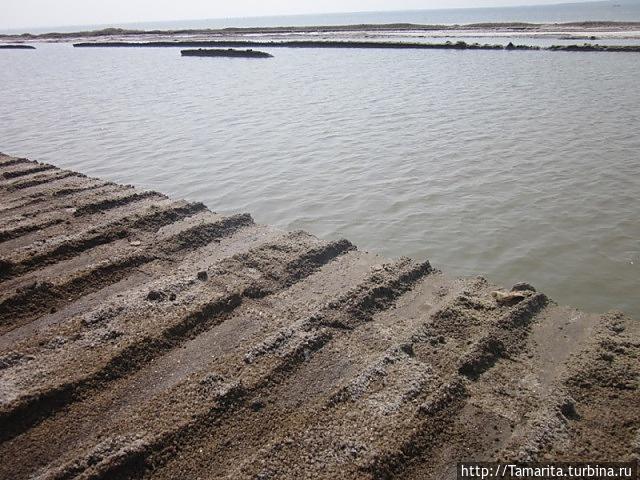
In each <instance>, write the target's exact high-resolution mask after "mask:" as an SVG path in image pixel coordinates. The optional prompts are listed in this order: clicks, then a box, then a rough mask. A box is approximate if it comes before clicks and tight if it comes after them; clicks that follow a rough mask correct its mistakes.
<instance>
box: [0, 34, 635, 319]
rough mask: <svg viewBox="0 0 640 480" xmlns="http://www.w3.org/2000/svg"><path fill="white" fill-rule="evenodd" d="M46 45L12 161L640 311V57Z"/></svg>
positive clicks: (17, 93)
mask: <svg viewBox="0 0 640 480" xmlns="http://www.w3.org/2000/svg"><path fill="white" fill-rule="evenodd" d="M272 53H274V54H275V58H273V59H270V60H245V59H211V58H181V57H180V56H179V53H178V51H177V50H172V49H148V50H144V49H113V50H111V49H105V50H102V49H101V50H74V49H73V48H71V47H70V46H68V45H43V46H39V49H38V50H36V51H32V52H16V51H7V52H3V53H2V55H0V85H1V86H2V88H1V89H0V150H2V151H4V152H6V153H10V154H15V155H22V156H29V157H31V158H34V159H37V160H41V161H49V162H52V163H55V164H57V165H60V166H62V167H68V168H73V169H77V170H80V171H83V172H86V173H88V174H91V175H96V176H102V177H107V178H110V179H112V180H116V181H120V182H126V183H132V184H136V185H141V186H144V187H149V188H154V189H157V190H160V191H163V192H166V193H169V194H171V195H174V196H178V197H187V198H189V199H193V200H201V201H203V202H205V203H206V204H207V205H209V206H210V207H211V208H212V209H214V210H217V211H221V212H239V211H248V212H251V213H252V214H253V215H254V217H255V218H256V220H257V221H259V222H263V223H271V224H275V225H278V226H280V227H283V228H287V229H293V228H303V229H305V230H308V231H311V232H313V233H315V234H317V235H319V236H321V237H324V238H336V237H340V236H344V237H347V238H349V239H351V240H352V241H353V242H354V243H356V244H358V245H359V246H360V247H361V248H362V249H367V250H374V251H378V252H381V253H383V254H385V255H387V256H399V255H409V256H414V257H419V258H424V257H427V258H429V259H430V260H431V261H432V263H434V264H435V265H436V266H438V267H440V268H442V269H443V270H445V271H446V272H449V273H451V274H456V275H473V274H484V275H486V276H487V277H488V278H489V279H491V280H493V281H496V282H498V283H501V284H505V285H510V284H511V283H514V282H516V281H520V280H527V281H530V282H531V283H533V284H534V285H536V286H537V287H538V288H539V289H540V290H542V291H544V292H546V293H547V294H549V295H550V296H551V297H552V298H553V299H555V300H556V301H558V302H561V303H569V304H573V305H576V306H579V307H582V308H585V309H588V310H595V311H603V310H606V309H609V308H621V309H625V310H627V311H628V312H630V313H632V314H634V315H635V316H636V317H640V295H638V292H640V275H639V271H638V268H639V266H640V243H639V242H640V240H639V239H640V223H639V222H638V217H639V214H640V207H639V204H638V199H639V198H640V161H639V158H640V137H639V136H638V134H637V126H638V125H639V124H640V118H639V117H640V104H639V103H638V98H637V89H636V83H637V78H638V76H639V75H640V55H637V54H600V53H595V54H594V53H552V52H504V51H498V52H494V51H481V52H470V51H463V52H457V51H427V52H425V51H401V52H399V51H367V50H365V51H337V50H333V51H327V50H286V49H283V50H276V51H273V52H272Z"/></svg>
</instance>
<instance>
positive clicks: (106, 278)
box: [0, 212, 253, 332]
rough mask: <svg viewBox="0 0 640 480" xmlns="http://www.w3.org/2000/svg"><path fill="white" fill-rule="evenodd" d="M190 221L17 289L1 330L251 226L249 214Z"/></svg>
mask: <svg viewBox="0 0 640 480" xmlns="http://www.w3.org/2000/svg"><path fill="white" fill-rule="evenodd" d="M206 213H207V214H208V212H206ZM189 220H190V219H189V218H188V219H187V221H185V222H179V223H178V224H177V226H178V227H179V226H181V224H185V225H184V226H186V228H185V229H183V230H181V231H178V232H177V233H173V232H172V231H171V230H170V229H167V232H166V235H165V236H164V237H153V238H150V239H149V242H148V243H146V244H142V243H140V244H137V243H136V244H134V245H132V244H129V246H127V247H122V248H120V249H119V250H118V251H112V252H111V253H110V255H107V256H105V257H102V258H99V259H98V260H97V262H96V263H94V264H92V265H89V266H87V267H84V268H81V269H80V270H74V271H72V272H67V273H66V274H64V273H63V272H60V273H61V278H57V279H54V278H51V279H50V280H47V281H35V282H33V283H31V284H29V285H26V286H22V287H19V288H18V289H17V290H15V291H14V292H13V293H11V294H9V295H8V296H5V298H3V299H2V301H1V302H0V320H1V323H0V331H1V332H6V331H9V330H12V329H13V328H16V327H17V326H20V325H23V324H24V323H28V322H30V321H32V320H34V319H36V318H38V317H39V316H40V315H43V314H44V313H46V312H49V311H51V310H52V309H58V308H60V307H61V306H64V305H66V304H68V303H70V302H72V301H75V300H76V299H78V298H81V297H82V296H84V295H86V294H88V293H90V292H94V291H96V290H99V289H101V288H104V287H105V286H107V285H110V284H112V283H115V282H117V281H119V280H121V279H122V278H124V277H126V276H127V275H128V274H130V273H131V271H132V270H134V269H136V268H137V267H140V266H141V265H144V264H146V263H149V262H152V261H154V260H158V259H163V260H166V261H169V262H175V261H177V260H179V259H180V258H181V257H174V255H176V254H181V255H183V254H185V253H186V252H189V251H193V250H196V249H197V248H199V247H202V246H203V245H206V244H207V243H210V242H213V241H216V240H218V239H220V238H222V237H225V236H228V235H232V234H233V233H234V232H235V231H236V230H238V229H239V228H242V227H245V226H248V225H252V224H253V220H252V219H251V217H250V216H249V215H234V216H231V217H223V218H221V219H219V220H215V221H213V220H212V221H204V222H200V223H196V224H195V225H192V224H190V223H189ZM194 220H195V219H194ZM0 285H1V284H0Z"/></svg>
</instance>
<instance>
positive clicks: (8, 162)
mask: <svg viewBox="0 0 640 480" xmlns="http://www.w3.org/2000/svg"><path fill="white" fill-rule="evenodd" d="M24 163H35V162H33V161H32V160H29V159H27V158H18V157H10V156H8V155H4V154H2V153H0V168H3V169H4V168H6V167H10V166H12V165H18V164H24Z"/></svg>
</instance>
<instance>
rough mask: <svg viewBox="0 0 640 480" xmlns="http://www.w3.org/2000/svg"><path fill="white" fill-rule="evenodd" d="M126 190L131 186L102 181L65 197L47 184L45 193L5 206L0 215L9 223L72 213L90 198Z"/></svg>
mask: <svg viewBox="0 0 640 480" xmlns="http://www.w3.org/2000/svg"><path fill="white" fill-rule="evenodd" d="M70 178H72V177H70ZM83 183H84V182H83ZM86 184H89V182H86ZM63 185H64V184H63ZM127 190H131V187H122V186H120V185H113V184H108V183H103V184H102V185H100V186H98V187H96V188H93V189H85V190H84V191H83V193H82V194H80V195H79V196H78V197H75V198H74V197H68V198H65V196H54V195H53V193H54V192H55V191H56V190H55V189H54V188H52V187H51V186H48V188H47V190H46V194H43V193H42V192H38V193H37V194H36V193H34V195H36V197H35V198H34V199H32V200H31V201H30V202H26V203H23V204H22V205H16V206H15V207H14V208H6V209H5V210H3V211H2V212H0V217H1V218H3V219H4V222H5V223H9V222H10V221H14V222H15V221H16V219H17V220H18V221H20V220H22V219H37V218H42V217H47V216H49V215H51V214H52V213H53V214H56V213H58V212H64V213H72V212H75V207H76V206H77V205H80V206H81V205H83V204H88V203H92V199H93V201H95V200H96V199H102V198H105V197H107V196H109V195H115V194H118V193H123V192H126V191H127ZM22 198H24V197H22Z"/></svg>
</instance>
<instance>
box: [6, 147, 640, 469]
mask: <svg viewBox="0 0 640 480" xmlns="http://www.w3.org/2000/svg"><path fill="white" fill-rule="evenodd" d="M0 220H1V221H0V225H2V226H1V227H0V425H2V428H1V429H0V458H2V459H3V461H2V462H0V479H3V480H8V479H16V478H38V479H88V478H92V479H124V478H145V479H158V480H159V479H172V478H219V479H229V480H231V479H233V480H236V479H255V478H264V479H267V478H268V479H298V478H304V479H311V478H313V479H315V478H318V479H320V478H322V479H324V478H326V479H333V478H341V479H353V480H356V479H358V480H359V479H371V480H373V479H390V478H401V479H416V480H417V479H427V480H431V479H433V480H436V479H438V480H439V479H442V478H450V477H451V473H452V472H454V473H455V465H456V462H458V461H461V460H463V459H465V460H479V461H480V460H497V459H507V460H521V461H527V460H529V461H536V460H538V461H542V460H544V461H546V460H549V459H553V460H572V461H579V460H581V461H594V460H619V461H628V460H632V459H637V458H638V457H639V456H640V390H639V385H638V379H639V378H640V362H639V361H638V359H639V358H640V325H639V324H638V322H636V321H634V320H632V319H630V318H628V317H626V316H624V315H623V314H621V313H609V314H606V315H602V316H600V315H590V314H586V313H582V312H579V311H577V310H575V309H572V308H568V307H559V306H557V305H555V304H554V303H553V302H551V301H550V300H549V299H548V298H547V297H546V296H545V295H544V294H542V293H540V292H537V291H536V289H535V288H534V287H533V286H531V285H529V284H526V283H521V284H516V285H514V286H513V287H512V288H510V289H505V290H501V289H498V288H496V287H495V286H492V285H490V284H489V283H488V282H487V281H486V280H484V279H482V278H465V279H451V278H448V277H447V276H445V275H443V274H442V273H441V272H439V271H437V270H436V269H434V268H433V267H432V266H431V265H430V264H429V262H424V261H423V262H418V261H413V260H410V259H407V258H402V259H399V260H395V261H390V260H386V259H384V258H381V257H379V256H376V255H374V254H370V253H366V252H361V251H358V250H357V249H356V247H355V246H354V245H352V244H351V243H350V242H348V241H347V240H335V241H323V240H319V239H317V238H315V237H313V236H312V235H309V234H307V233H304V232H300V231H298V232H284V231H280V230H277V229H275V228H272V227H268V226H264V225H257V224H255V223H254V222H253V220H252V219H251V217H250V216H249V215H247V214H240V215H230V216H226V215H220V214H217V213H213V212H211V211H210V210H208V209H207V208H206V207H205V206H204V205H202V204H201V203H190V202H186V201H174V200H171V199H169V198H167V197H166V196H164V195H161V194H159V193H156V192H143V191H139V190H137V189H135V188H133V187H130V186H121V185H116V184H113V183H110V182H105V181H101V180H98V179H92V178H88V177H86V176H84V175H81V174H78V173H75V172H71V171H66V170H60V169H58V168H56V167H54V166H51V165H46V164H40V163H37V162H33V161H30V160H27V159H24V158H15V157H10V156H6V155H2V154H0ZM425 241H428V239H425ZM611 412H615V415H612V413H611ZM454 477H455V474H454V476H453V478H454Z"/></svg>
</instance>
